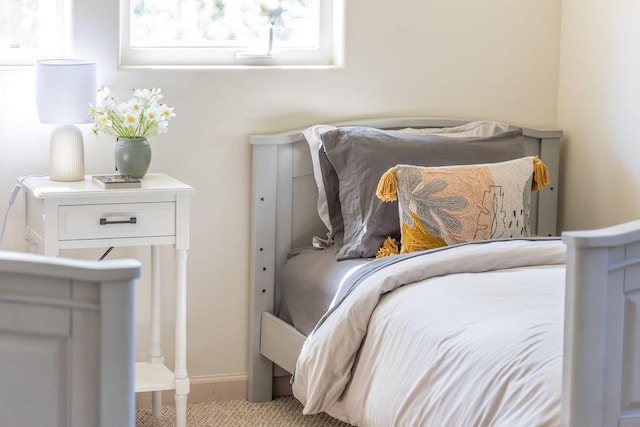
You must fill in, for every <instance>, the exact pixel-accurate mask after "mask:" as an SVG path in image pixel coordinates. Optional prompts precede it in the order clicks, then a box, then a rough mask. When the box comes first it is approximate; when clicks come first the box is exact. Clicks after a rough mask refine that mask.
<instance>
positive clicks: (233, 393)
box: [136, 374, 247, 408]
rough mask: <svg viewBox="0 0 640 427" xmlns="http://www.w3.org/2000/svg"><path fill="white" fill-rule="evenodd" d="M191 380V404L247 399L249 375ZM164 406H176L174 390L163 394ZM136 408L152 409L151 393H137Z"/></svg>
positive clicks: (200, 377) (204, 377)
mask: <svg viewBox="0 0 640 427" xmlns="http://www.w3.org/2000/svg"><path fill="white" fill-rule="evenodd" d="M189 380H190V381H189V382H190V391H189V397H188V402H189V403H197V402H210V401H214V400H243V399H246V398H247V374H237V375H204V376H199V377H190V378H189ZM162 404H163V405H173V404H174V392H173V390H165V391H163V392H162ZM136 407H138V408H146V407H151V393H137V394H136Z"/></svg>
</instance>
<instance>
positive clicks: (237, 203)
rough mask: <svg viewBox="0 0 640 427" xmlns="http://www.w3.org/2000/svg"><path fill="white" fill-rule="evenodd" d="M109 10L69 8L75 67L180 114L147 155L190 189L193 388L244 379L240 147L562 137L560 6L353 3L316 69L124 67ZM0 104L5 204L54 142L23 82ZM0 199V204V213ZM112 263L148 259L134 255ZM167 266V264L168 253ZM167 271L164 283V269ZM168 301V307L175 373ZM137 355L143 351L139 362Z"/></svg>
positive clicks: (17, 240) (0, 180)
mask: <svg viewBox="0 0 640 427" xmlns="http://www.w3.org/2000/svg"><path fill="white" fill-rule="evenodd" d="M576 3H577V1H576ZM117 4H118V2H115V1H100V0H84V1H82V2H76V7H75V16H76V22H77V24H76V29H75V35H76V40H78V41H77V42H76V45H75V52H74V56H76V57H85V58H89V59H95V60H97V61H98V65H99V80H100V83H101V84H104V85H108V86H110V87H111V88H112V89H113V90H114V91H115V92H116V94H117V95H120V96H121V97H128V95H129V93H130V89H132V88H139V87H152V86H157V87H161V88H162V90H163V93H164V94H165V101H166V102H167V103H169V104H172V105H173V106H175V109H176V112H177V117H176V118H175V119H173V121H172V122H171V124H170V126H169V132H168V133H167V134H166V135H162V136H159V137H156V138H154V139H153V140H152V142H151V143H152V148H153V160H152V165H151V169H150V170H151V171H152V172H153V171H162V172H166V173H168V174H170V175H173V176H175V177H177V178H179V179H181V180H183V181H185V182H187V183H189V184H191V185H193V186H194V187H195V188H196V189H197V191H198V193H197V195H196V196H195V197H194V198H193V210H192V250H191V251H190V258H189V294H188V307H189V318H188V325H189V334H188V346H189V353H188V368H189V374H190V375H191V376H193V377H196V378H200V379H202V378H205V379H206V378H209V376H225V375H234V374H240V376H242V374H245V373H246V371H247V367H246V365H247V339H248V338H247V328H248V325H247V323H248V322H247V318H248V282H249V272H248V268H249V221H250V218H249V211H250V206H249V195H250V188H249V186H250V177H251V169H250V166H251V161H250V150H249V144H248V142H247V135H249V134H253V133H267V132H275V131H282V130H286V129H290V128H298V127H304V126H307V125H310V124H313V123H317V122H327V121H335V120H346V119H352V118H364V117H373V116H375V117H381V116H403V115H431V116H439V117H458V118H469V119H498V120H503V121H506V122H510V123H513V124H517V125H522V126H529V127H543V128H544V127H546V128H555V127H556V116H557V87H558V80H557V76H558V66H559V64H558V62H559V48H560V43H559V38H560V2H559V1H557V0H520V1H517V2H516V1H506V0H485V1H482V2H478V1H475V0H459V1H456V2H452V1H450V0H428V1H410V0H398V1H396V2H388V1H381V0H372V1H364V0H347V17H346V57H345V67H344V68H341V69H316V70H309V69H306V70H301V69H298V70H296V69H201V70H161V69H154V70H149V69H147V70H144V69H126V70H125V69H118V66H117V54H118V48H117V39H118V34H117V25H118V10H117ZM576 8H578V7H577V5H576ZM0 94H1V96H0V195H1V194H6V195H7V196H8V193H9V191H10V190H11V189H12V188H13V183H14V182H15V178H16V177H18V176H21V175H26V174H36V173H46V171H47V159H48V152H47V150H48V135H49V132H50V130H51V128H50V127H49V126H47V125H42V124H40V123H39V122H38V120H37V116H36V113H35V107H34V102H33V70H32V69H24V70H14V71H6V70H4V71H0ZM113 144H114V141H113V139H110V138H107V137H101V138H100V139H99V140H96V139H95V138H94V137H93V136H92V135H91V133H90V131H89V130H88V129H87V134H86V136H85V145H86V169H87V173H106V172H109V171H111V170H112V164H113V161H112V151H113ZM3 192H5V193H3ZM5 199H6V198H5V197H0V211H1V212H4V211H5V209H6V206H7V201H6V200H5ZM22 204H23V201H22V196H21V197H20V198H19V200H18V202H17V204H16V205H15V206H14V208H13V210H12V211H11V213H10V218H9V230H8V232H7V236H6V237H5V241H4V242H3V243H2V248H3V249H15V250H22V248H23V237H24V234H23V231H22V224H23V222H24V215H23V212H22V210H21V208H22ZM99 254H100V251H90V252H86V251H83V252H72V253H71V254H70V255H71V256H79V257H97V256H99ZM113 254H114V256H136V257H141V258H142V260H143V261H145V260H146V259H147V256H146V251H142V250H121V249H120V250H116V251H114V252H113ZM163 254H165V255H166V256H167V257H169V256H170V251H165V252H163ZM167 261H170V258H167ZM165 270H166V272H167V273H170V272H171V263H170V262H167V263H166V267H165ZM147 287H148V283H147V278H146V276H144V277H143V280H142V281H141V282H140V285H139V291H138V294H137V296H138V311H139V315H140V316H138V317H139V318H138V334H139V338H140V340H143V339H144V338H145V337H146V335H147V333H148V323H147V322H146V317H145V315H146V313H147V310H148V305H147V304H146V301H145V300H146V299H147V292H148V290H147ZM171 303H172V299H171V298H166V301H165V309H166V311H165V315H164V317H165V320H166V325H165V326H166V327H167V328H166V333H165V335H166V340H167V342H168V343H169V346H168V348H167V350H168V351H167V356H168V360H169V362H170V363H172V360H173V358H172V353H171V352H172V349H173V346H172V341H173V338H172V335H171V330H170V329H169V328H170V326H172V318H171V316H170V313H169V310H170V308H171ZM145 345H146V344H145V343H144V342H141V343H139V347H140V350H139V352H140V354H144V353H145V352H146V350H145Z"/></svg>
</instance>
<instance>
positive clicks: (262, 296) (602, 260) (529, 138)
mask: <svg viewBox="0 0 640 427" xmlns="http://www.w3.org/2000/svg"><path fill="white" fill-rule="evenodd" d="M467 122H468V120H458V119H440V118H380V119H366V120H357V121H350V122H341V123H334V124H333V125H334V126H346V125H349V126H354V125H356V126H370V127H375V128H380V129H399V128H404V127H413V128H429V127H450V126H458V125H461V124H464V123H467ZM523 131H524V137H525V151H526V154H527V155H537V156H539V157H540V158H541V159H542V161H543V162H544V163H545V164H546V165H547V167H548V168H549V172H550V177H551V183H550V185H549V186H547V187H545V188H544V189H543V190H542V191H540V192H538V193H533V195H532V196H533V197H532V203H531V215H530V217H531V229H532V232H535V233H536V234H537V235H539V236H554V235H556V233H557V229H556V217H557V201H558V197H557V194H558V181H557V180H558V176H559V152H560V139H561V137H562V131H559V130H536V129H527V128H523ZM250 143H251V146H252V157H253V169H252V171H253V177H252V193H251V197H252V199H251V206H252V219H251V289H250V322H249V328H250V331H249V386H248V398H249V400H250V401H254V402H255V401H267V400H271V398H272V384H273V383H272V381H273V377H274V372H277V371H279V372H281V373H285V374H286V373H287V372H288V373H292V372H293V370H294V368H295V363H296V359H297V357H298V354H299V353H300V349H301V348H302V345H303V343H304V340H305V336H304V335H303V334H301V333H300V332H298V331H297V330H296V329H295V328H294V327H292V326H291V325H289V324H287V323H285V322H283V321H282V320H280V319H278V318H277V317H275V316H274V315H273V312H274V308H275V307H276V306H277V303H278V301H279V291H278V277H279V275H280V271H281V269H282V267H283V265H284V262H285V259H286V256H287V254H288V253H289V252H290V251H291V249H292V248H296V247H300V246H308V245H309V244H310V242H311V239H312V236H314V235H315V236H322V237H324V236H325V234H326V229H325V227H324V225H323V224H322V222H321V220H320V218H319V216H318V212H317V196H318V192H317V187H316V184H315V181H314V178H313V170H312V166H311V157H310V154H309V148H308V145H307V142H306V140H305V139H304V136H303V135H302V129H298V130H293V131H287V132H283V133H278V134H272V135H254V136H251V137H250ZM621 227H623V228H622V229H620V228H616V229H613V230H609V229H607V230H605V231H595V232H585V233H579V232H576V233H567V234H566V235H564V236H565V237H564V239H565V241H566V242H567V244H568V245H569V263H568V266H567V271H568V273H567V275H568V279H567V302H566V307H567V310H566V316H567V319H566V324H567V328H568V329H567V331H570V333H568V334H566V337H565V369H564V375H565V381H564V387H565V389H564V390H563V417H564V420H563V425H571V426H580V427H582V426H589V425H593V426H596V425H597V426H603V425H605V426H609V425H611V426H613V425H616V426H618V425H619V426H623V427H631V426H637V427H640V418H633V421H628V420H631V419H632V418H629V413H633V414H638V415H637V416H638V417H640V370H639V369H638V367H637V366H634V365H637V364H638V363H637V362H635V361H636V360H638V358H640V332H636V330H638V331H640V328H639V327H638V326H639V321H638V319H640V317H639V316H640V314H639V313H640V310H638V308H640V307H639V306H640V299H639V300H638V302H633V301H635V300H634V299H633V298H632V296H630V295H628V294H627V293H625V292H627V289H626V288H625V289H624V292H623V291H622V290H621V289H618V290H616V291H615V292H617V293H616V294H615V295H608V299H607V304H609V303H610V304H612V307H615V309H616V310H620V312H617V313H616V315H615V316H614V318H615V322H616V323H615V325H611V324H609V323H607V322H610V318H608V317H604V316H605V314H607V310H608V308H607V306H605V305H604V303H603V302H602V301H594V300H593V298H594V295H592V294H591V293H587V294H586V295H585V294H583V290H582V289H584V288H585V281H587V280H588V281H589V286H591V287H593V288H594V291H593V292H596V293H597V295H598V296H603V292H604V293H606V292H609V291H603V288H606V289H609V288H608V287H607V286H605V285H607V284H611V282H612V280H613V279H612V277H613V276H615V280H618V279H620V277H619V276H620V274H622V276H623V277H622V279H624V280H626V278H625V276H624V272H627V271H629V270H630V269H631V270H633V271H634V272H635V277H639V278H638V279H637V280H636V282H640V266H638V265H637V263H639V262H640V261H638V259H640V250H636V251H635V252H634V254H635V255H634V256H635V257H634V258H633V260H632V261H624V262H622V263H620V262H618V263H616V264H615V269H616V270H615V271H616V273H615V274H613V273H612V274H609V273H606V271H608V268H609V267H608V264H607V263H608V262H609V260H608V258H607V254H609V253H614V252H615V253H619V252H620V251H622V252H625V251H624V247H627V246H628V245H630V244H632V242H634V241H636V240H640V222H639V223H638V224H631V225H629V224H627V225H624V226H621ZM633 244H634V245H636V248H638V246H639V244H638V243H633ZM601 246H604V247H603V248H602V249H600V247H601ZM594 248H597V249H594ZM596 252H597V255H595V253H596ZM592 254H594V255H592ZM591 274H595V276H593V277H597V278H596V279H592V276H591ZM616 283H619V280H618V282H616ZM625 283H626V282H625ZM616 286H618V287H619V286H620V285H616ZM635 286H636V288H640V284H639V285H635ZM587 287H588V286H587ZM636 288H634V289H636ZM595 289H597V291H596V290H595ZM635 298H640V297H638V296H637V295H636V297H635ZM583 300H584V301H583ZM629 304H631V306H630V308H628V309H627V310H626V311H627V312H628V314H624V313H625V310H623V309H622V308H626V307H627V305H629ZM592 305H593V306H592ZM620 313H623V314H624V315H623V314H620ZM587 314H588V315H587ZM592 314H595V315H596V317H595V318H592ZM583 320H584V322H586V323H584V322H583ZM634 322H635V323H634ZM583 325H589V328H587V327H586V326H585V327H583ZM603 328H604V329H603ZM612 328H613V329H615V331H614V332H615V334H616V335H615V339H616V340H618V341H619V342H618V341H615V340H614V341H615V342H613V343H612V341H611V340H610V339H609V336H608V335H607V337H606V340H605V337H604V336H603V335H602V334H608V333H609V332H611V330H612ZM629 328H631V331H630V332H628V330H629ZM587 329H588V330H587ZM594 331H595V332H594ZM596 332H597V333H599V334H600V335H597V336H595V337H592V336H591V334H594V333H596ZM627 335H633V339H632V340H631V339H627V340H623V337H626V336H627ZM609 345H615V349H610V348H609ZM593 351H595V353H596V354H595V355H592V354H591V352H593ZM586 353H589V354H586ZM603 353H606V355H603ZM622 353H624V355H623V356H621V354H622ZM600 356H603V357H604V356H606V361H607V363H608V364H613V365H612V366H609V365H607V370H606V372H603V369H602V367H601V366H600V365H598V366H595V365H596V364H599V363H601V362H603V360H605V359H602V358H601V357H600ZM631 356H634V357H635V358H633V359H630V357H631ZM613 359H615V360H613ZM622 359H623V361H622V362H621V360H622ZM278 367H279V368H282V369H279V368H278ZM274 368H275V369H274ZM596 368H597V369H596ZM587 369H595V371H593V372H591V371H589V372H585V370H587ZM623 369H624V370H623ZM282 370H284V371H286V372H283V371H282ZM587 374H589V375H587ZM629 375H633V376H629ZM603 381H604V383H603ZM621 384H622V385H624V386H625V387H626V389H625V390H622V391H620V390H621V388H620V387H621ZM593 385H596V386H598V387H599V388H597V389H596V390H589V389H588V387H590V386H593ZM614 386H616V387H618V388H617V389H616V390H618V391H617V392H615V393H614V392H613V387H614ZM598 390H600V391H598ZM602 390H607V391H611V393H609V395H608V396H606V398H604V397H603V394H602ZM625 399H626V400H625ZM622 402H627V406H626V407H623V405H622ZM607 405H608V406H607ZM629 405H630V406H629ZM605 407H606V410H605V409H603V408H605ZM612 408H613V409H612ZM621 408H622V409H621ZM625 411H626V412H625ZM605 415H606V417H605ZM634 416H635V415H634ZM614 418H615V419H616V420H618V419H620V420H621V421H620V423H619V424H618V421H616V423H615V424H601V423H600V422H599V421H598V422H596V423H594V420H596V421H597V420H603V419H607V420H611V421H612V420H613V419H614ZM578 420H579V421H580V422H578ZM625 420H627V421H625ZM565 421H566V423H565Z"/></svg>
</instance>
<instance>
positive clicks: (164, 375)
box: [135, 362, 176, 393]
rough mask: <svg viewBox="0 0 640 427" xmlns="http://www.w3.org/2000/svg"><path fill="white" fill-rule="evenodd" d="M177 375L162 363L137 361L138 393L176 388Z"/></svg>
mask: <svg viewBox="0 0 640 427" xmlns="http://www.w3.org/2000/svg"><path fill="white" fill-rule="evenodd" d="M175 384H176V381H175V375H174V373H173V372H172V371H171V369H169V368H167V367H166V366H164V365H163V364H162V363H151V362H137V363H136V383H135V390H136V393H143V392H151V391H160V390H175V388H176V385H175Z"/></svg>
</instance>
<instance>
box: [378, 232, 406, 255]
mask: <svg viewBox="0 0 640 427" xmlns="http://www.w3.org/2000/svg"><path fill="white" fill-rule="evenodd" d="M399 253H400V250H399V249H398V244H397V243H396V239H394V238H393V237H390V236H388V237H387V238H386V239H384V242H383V243H382V246H380V249H378V252H376V258H384V257H388V256H391V255H397V254H399Z"/></svg>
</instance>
